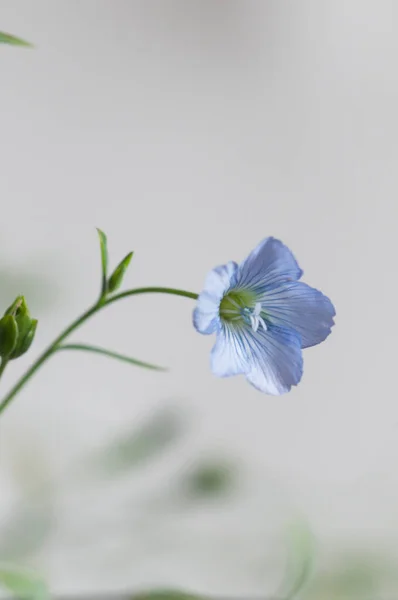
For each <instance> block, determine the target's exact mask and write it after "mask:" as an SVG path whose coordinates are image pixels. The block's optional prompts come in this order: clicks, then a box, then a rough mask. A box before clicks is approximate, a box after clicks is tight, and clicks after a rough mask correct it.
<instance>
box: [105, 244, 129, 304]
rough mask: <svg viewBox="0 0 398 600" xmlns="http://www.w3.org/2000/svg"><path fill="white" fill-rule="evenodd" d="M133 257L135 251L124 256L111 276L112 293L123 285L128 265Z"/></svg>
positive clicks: (109, 289)
mask: <svg viewBox="0 0 398 600" xmlns="http://www.w3.org/2000/svg"><path fill="white" fill-rule="evenodd" d="M132 257H133V252H129V254H127V256H125V257H124V258H123V260H122V261H121V262H120V263H119V264H118V266H117V267H116V269H115V270H114V271H113V273H112V275H111V276H110V278H109V281H108V292H109V293H110V294H112V292H116V290H117V289H119V287H120V286H121V283H122V281H123V277H124V274H125V272H126V271H127V267H128V266H129V264H130V261H131V259H132Z"/></svg>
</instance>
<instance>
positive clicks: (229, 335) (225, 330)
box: [210, 324, 251, 377]
mask: <svg viewBox="0 0 398 600" xmlns="http://www.w3.org/2000/svg"><path fill="white" fill-rule="evenodd" d="M250 356H251V349H250V346H249V345H248V340H247V328H246V327H233V326H229V325H226V324H223V325H222V328H221V329H220V331H219V332H218V333H217V339H216V343H215V344H214V346H213V349H212V351H211V354H210V366H211V370H212V371H213V373H214V375H217V377H231V375H241V374H242V373H245V374H246V373H248V372H249V371H250Z"/></svg>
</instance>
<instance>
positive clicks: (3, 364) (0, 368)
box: [0, 358, 8, 377]
mask: <svg viewBox="0 0 398 600" xmlns="http://www.w3.org/2000/svg"><path fill="white" fill-rule="evenodd" d="M7 365H8V359H7V358H3V359H2V361H1V364H0V377H1V376H2V375H3V373H4V371H5V368H6V366H7Z"/></svg>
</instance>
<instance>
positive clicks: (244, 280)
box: [237, 237, 303, 293]
mask: <svg viewBox="0 0 398 600" xmlns="http://www.w3.org/2000/svg"><path fill="white" fill-rule="evenodd" d="M302 274H303V272H302V270H301V269H300V267H299V266H298V264H297V261H296V259H295V258H294V256H293V254H292V252H291V251H290V250H289V248H288V247H287V246H285V245H284V244H282V242H281V241H280V240H277V239H275V238H273V237H267V238H265V239H264V240H263V241H262V242H260V243H259V244H258V246H257V247H256V248H255V249H254V250H253V252H251V253H250V254H249V256H248V257H247V258H246V259H245V260H244V261H243V262H242V263H241V265H240V266H239V271H238V274H237V286H238V287H243V288H248V289H252V290H254V291H256V292H259V293H260V292H262V291H263V290H264V289H265V288H266V287H267V288H272V287H273V286H275V285H279V284H280V283H282V282H286V281H297V280H298V279H300V277H301V276H302Z"/></svg>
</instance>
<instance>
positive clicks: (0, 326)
mask: <svg viewBox="0 0 398 600" xmlns="http://www.w3.org/2000/svg"><path fill="white" fill-rule="evenodd" d="M17 340H18V325H17V322H16V320H15V317H13V316H12V315H5V316H4V317H3V318H2V319H0V356H1V358H8V357H9V356H10V355H11V354H12V352H13V350H14V349H15V346H16V344H17Z"/></svg>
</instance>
